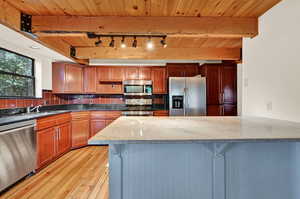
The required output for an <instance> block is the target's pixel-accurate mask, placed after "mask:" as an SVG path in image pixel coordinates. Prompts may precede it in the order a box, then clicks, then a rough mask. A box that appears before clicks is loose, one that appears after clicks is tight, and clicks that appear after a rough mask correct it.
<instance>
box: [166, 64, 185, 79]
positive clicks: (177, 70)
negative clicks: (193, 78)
mask: <svg viewBox="0 0 300 199" xmlns="http://www.w3.org/2000/svg"><path fill="white" fill-rule="evenodd" d="M167 69H168V77H184V76H185V75H184V73H185V65H183V64H168V66H167Z"/></svg>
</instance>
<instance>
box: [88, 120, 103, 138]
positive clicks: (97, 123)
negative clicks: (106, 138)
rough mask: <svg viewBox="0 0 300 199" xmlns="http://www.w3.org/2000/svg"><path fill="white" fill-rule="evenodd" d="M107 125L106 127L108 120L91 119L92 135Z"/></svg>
mask: <svg viewBox="0 0 300 199" xmlns="http://www.w3.org/2000/svg"><path fill="white" fill-rule="evenodd" d="M105 127H106V120H91V132H90V137H93V136H94V135H96V134H97V133H98V132H99V131H101V130H102V129H104V128H105Z"/></svg>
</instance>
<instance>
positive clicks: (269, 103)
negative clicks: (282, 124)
mask: <svg viewBox="0 0 300 199" xmlns="http://www.w3.org/2000/svg"><path fill="white" fill-rule="evenodd" d="M272 110H273V102H268V103H267V111H272Z"/></svg>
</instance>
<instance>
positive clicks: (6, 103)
mask: <svg viewBox="0 0 300 199" xmlns="http://www.w3.org/2000/svg"><path fill="white" fill-rule="evenodd" d="M153 103H154V104H164V103H165V99H164V96H163V95H158V96H155V97H154V99H153ZM60 104H124V98H123V95H97V94H96V95H69V94H53V93H52V91H49V90H43V98H38V99H0V109H9V108H24V107H28V106H37V105H60Z"/></svg>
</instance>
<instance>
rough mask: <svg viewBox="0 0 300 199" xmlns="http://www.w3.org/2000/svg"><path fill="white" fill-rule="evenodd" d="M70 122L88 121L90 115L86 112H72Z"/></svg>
mask: <svg viewBox="0 0 300 199" xmlns="http://www.w3.org/2000/svg"><path fill="white" fill-rule="evenodd" d="M71 116H72V120H88V119H90V113H89V112H87V111H84V112H73V113H71Z"/></svg>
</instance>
